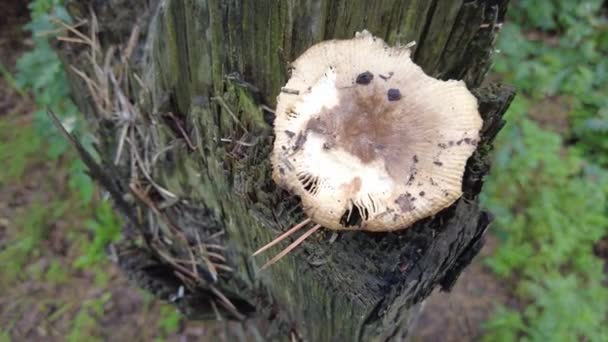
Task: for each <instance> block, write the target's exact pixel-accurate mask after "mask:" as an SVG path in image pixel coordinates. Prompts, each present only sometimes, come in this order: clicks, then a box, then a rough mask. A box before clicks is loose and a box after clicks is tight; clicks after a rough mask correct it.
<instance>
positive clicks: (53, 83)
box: [0, 0, 94, 203]
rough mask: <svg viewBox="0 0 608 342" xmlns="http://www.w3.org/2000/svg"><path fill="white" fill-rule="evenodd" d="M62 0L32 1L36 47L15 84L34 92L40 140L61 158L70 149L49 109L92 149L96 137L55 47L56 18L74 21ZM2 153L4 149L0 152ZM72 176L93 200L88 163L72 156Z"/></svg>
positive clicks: (23, 60) (74, 184) (31, 26)
mask: <svg viewBox="0 0 608 342" xmlns="http://www.w3.org/2000/svg"><path fill="white" fill-rule="evenodd" d="M62 2H63V1H59V0H36V1H33V2H31V3H30V6H29V7H30V10H31V13H32V21H31V22H30V23H29V24H28V25H27V26H26V28H27V29H28V30H29V31H31V33H32V37H33V40H34V48H33V49H32V50H31V51H28V52H26V53H25V54H23V56H21V58H19V60H18V61H17V75H16V77H15V84H16V85H17V86H18V87H19V89H21V90H27V91H29V92H30V93H31V94H32V95H33V98H34V100H35V102H36V105H37V107H38V109H37V110H36V111H35V112H34V118H35V121H34V127H35V128H36V136H37V139H43V142H44V143H45V144H46V145H47V146H48V148H47V154H48V157H49V158H50V159H51V160H57V159H59V158H60V157H62V156H64V155H65V154H66V153H68V151H69V145H68V142H67V141H66V140H65V139H64V138H63V137H62V136H61V135H60V134H58V132H57V131H56V130H55V129H54V127H53V125H52V123H51V121H50V119H49V117H48V115H47V114H46V108H50V109H52V110H53V111H54V112H55V113H57V114H58V115H60V117H61V119H62V122H63V124H64V126H66V127H67V128H68V130H70V131H75V132H79V133H82V134H81V135H80V136H81V138H82V139H83V141H82V143H83V144H84V145H85V146H86V147H88V148H89V150H91V151H93V149H92V148H91V146H92V141H93V138H92V136H91V135H90V134H87V130H86V124H85V123H84V122H83V120H81V119H80V116H79V113H78V109H77V108H76V106H75V105H74V103H73V102H72V101H71V99H70V87H69V83H68V82H67V76H66V74H65V70H64V68H63V64H62V63H61V60H60V59H59V56H58V55H57V53H56V52H55V51H54V50H53V49H52V48H51V45H50V43H49V38H52V37H49V36H48V32H53V30H55V29H56V28H57V27H56V25H54V24H53V22H52V19H59V20H62V21H65V22H70V21H71V20H70V17H69V15H68V14H67V12H66V10H65V8H64V7H63V6H62V5H61V4H62ZM0 155H1V152H0ZM70 163H71V165H70V166H69V169H70V171H71V177H70V182H69V186H70V188H71V189H72V190H74V191H76V192H79V193H80V195H81V196H82V199H83V201H84V202H85V203H88V202H90V201H91V199H92V197H91V196H92V194H93V189H94V187H93V185H92V182H91V180H90V179H89V177H88V175H87V174H86V172H85V166H84V164H83V163H82V161H80V159H78V158H71V159H70Z"/></svg>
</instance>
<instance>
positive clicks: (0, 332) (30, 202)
mask: <svg viewBox="0 0 608 342" xmlns="http://www.w3.org/2000/svg"><path fill="white" fill-rule="evenodd" d="M5 7H6V8H3V5H0V11H2V12H3V14H4V17H5V18H7V19H8V20H3V23H2V24H0V65H2V66H5V67H6V68H7V69H8V70H7V71H8V72H10V73H13V72H14V71H15V62H16V61H17V59H18V58H19V56H20V55H21V54H22V53H23V52H24V51H26V50H27V49H29V48H30V45H31V44H30V43H28V42H29V37H28V36H27V34H26V33H24V31H23V29H22V27H23V25H25V23H27V22H28V20H29V18H28V11H27V8H25V6H21V7H14V8H11V7H10V6H5ZM34 108H35V105H34V103H33V101H32V100H31V99H30V98H29V96H28V95H27V94H20V92H19V91H18V90H17V89H15V87H14V86H13V85H11V84H10V82H9V80H7V79H5V77H0V144H3V145H4V144H7V145H5V146H8V144H10V143H11V139H16V137H17V138H18V136H19V135H20V134H26V133H25V132H26V131H28V129H29V128H31V126H32V122H33V117H32V112H33V110H34ZM19 153H21V152H20V151H18V150H17V149H16V150H15V156H14V158H15V159H14V160H15V162H17V159H19V158H20V157H21V156H18V155H17V154H19ZM27 156H28V157H27V158H28V160H27V161H25V165H26V166H25V167H24V168H23V170H22V171H21V172H20V174H19V175H18V177H16V178H15V177H13V179H11V180H10V181H9V180H8V179H7V178H3V177H1V176H2V172H3V170H2V169H1V168H0V252H2V253H4V252H6V251H7V250H9V247H15V246H16V247H15V248H10V250H15V251H16V252H15V253H14V254H12V255H11V258H10V259H9V260H4V259H0V261H3V260H4V261H9V262H11V263H14V264H15V265H17V268H16V269H14V270H13V272H12V273H11V272H10V271H8V270H9V268H7V267H5V266H6V265H3V266H2V268H0V341H1V342H4V341H11V340H14V341H25V340H28V341H42V340H44V341H63V340H66V338H67V340H74V341H78V340H82V338H85V337H86V339H87V340H89V338H88V337H92V336H96V337H97V338H99V339H101V340H111V341H152V340H171V341H174V340H175V341H194V340H196V341H206V340H225V339H222V334H223V331H224V328H225V326H224V325H222V324H203V323H192V322H186V321H184V320H182V319H181V318H180V317H179V316H178V315H176V314H175V310H174V309H173V308H172V307H170V306H169V305H167V304H163V303H159V302H158V301H155V300H153V299H152V298H151V297H150V296H149V295H147V294H145V293H143V292H142V291H140V290H138V289H135V288H133V287H131V286H130V285H129V284H128V283H127V281H126V279H125V278H124V277H123V276H122V275H121V274H120V272H119V271H118V270H117V268H116V267H115V266H114V265H113V264H112V263H110V262H109V261H106V262H104V263H103V266H101V267H96V268H93V269H82V268H78V267H76V266H74V265H75V264H76V261H77V259H78V257H79V248H78V243H79V240H78V239H75V238H70V237H71V236H74V234H75V232H82V231H86V228H85V221H87V219H88V217H87V215H89V214H90V211H87V210H81V209H82V208H81V207H80V206H79V205H78V203H76V202H77V199H75V197H74V196H73V195H72V194H70V190H69V189H68V186H67V182H68V171H67V170H66V166H65V163H62V162H61V161H49V160H47V159H46V156H45V152H42V151H40V152H36V151H34V152H33V153H28V154H27ZM9 162H10V159H9ZM2 167H4V166H2ZM26 234H29V235H27V236H26ZM31 235H34V236H36V238H35V240H34V241H32V236H31ZM15 244H16V245H15ZM496 244H497V241H496V239H493V238H492V237H490V238H489V240H488V242H487V244H486V247H484V249H483V250H482V253H481V256H479V257H477V258H476V259H475V261H474V262H473V264H472V265H471V266H469V267H468V268H467V269H466V270H465V272H464V273H463V274H462V275H461V277H460V279H459V280H458V282H457V284H456V286H455V288H454V289H453V290H452V292H451V293H449V294H446V293H440V292H435V293H433V295H431V297H430V298H429V299H427V301H426V303H425V310H424V313H423V315H422V316H421V317H420V319H419V320H418V323H417V326H416V327H417V328H416V330H415V331H414V332H413V336H412V337H413V340H414V341H467V340H476V339H478V338H479V337H480V335H481V332H482V324H483V322H484V320H485V319H487V318H488V317H489V315H490V314H491V312H492V311H493V310H494V307H495V305H496V304H498V303H508V302H509V300H510V296H509V293H508V291H507V290H506V287H504V286H503V285H502V284H501V282H500V281H498V280H497V279H496V278H495V277H493V276H492V274H491V272H490V271H489V270H488V269H486V268H485V267H484V265H483V258H484V256H487V255H489V254H491V253H492V251H493V250H494V248H495V247H496Z"/></svg>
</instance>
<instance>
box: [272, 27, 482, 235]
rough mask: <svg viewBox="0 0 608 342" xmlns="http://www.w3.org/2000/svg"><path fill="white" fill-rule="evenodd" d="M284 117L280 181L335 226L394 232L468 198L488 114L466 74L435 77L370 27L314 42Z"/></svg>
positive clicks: (279, 125) (278, 130)
mask: <svg viewBox="0 0 608 342" xmlns="http://www.w3.org/2000/svg"><path fill="white" fill-rule="evenodd" d="M292 67H293V71H292V76H291V78H290V79H289V81H288V82H287V84H286V85H285V87H284V89H289V90H290V91H288V92H281V94H280V95H279V97H278V103H277V110H276V113H277V116H276V119H275V124H274V125H275V134H276V137H275V144H274V149H273V153H272V157H271V159H272V165H273V179H274V180H275V182H277V184H279V185H280V186H282V187H284V188H286V189H287V190H289V191H291V192H293V193H295V194H297V195H298V196H300V197H301V199H302V205H303V208H304V210H305V212H306V213H307V214H308V216H309V217H310V218H311V219H312V220H313V221H314V222H316V223H318V224H321V225H323V226H324V227H326V228H330V229H361V230H369V231H389V230H396V229H403V228H406V227H407V226H409V225H411V224H412V223H414V222H415V221H417V220H419V219H422V218H425V217H428V216H431V215H433V214H435V213H437V212H439V211H440V210H442V209H444V208H446V207H448V206H450V205H451V204H452V203H454V202H455V201H456V200H457V199H458V198H459V197H460V196H461V195H462V192H461V185H462V177H463V174H464V169H465V165H466V162H467V159H468V158H469V157H470V156H471V154H472V153H473V152H474V151H475V149H476V145H477V141H478V140H479V130H480V129H481V125H482V119H481V117H480V115H479V112H478V110H477V100H476V99H475V97H474V96H473V95H472V94H471V93H470V92H469V90H468V89H467V87H466V86H465V84H464V82H462V81H454V80H449V81H442V80H438V79H435V78H432V77H430V76H427V75H426V74H425V73H424V72H423V71H422V69H421V68H420V67H419V66H417V65H416V64H414V62H412V60H411V59H410V50H409V47H389V46H387V45H386V44H385V43H384V42H383V41H382V40H381V39H379V38H375V37H373V36H372V35H371V34H370V33H369V32H367V31H364V32H362V33H358V34H357V35H356V36H355V38H353V39H349V40H331V41H325V42H322V43H319V44H317V45H314V46H313V47H311V48H310V49H308V50H307V51H306V52H304V54H302V55H301V56H300V57H299V58H298V59H297V60H296V61H295V62H294V63H293V65H292Z"/></svg>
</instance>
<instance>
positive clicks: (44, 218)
mask: <svg viewBox="0 0 608 342" xmlns="http://www.w3.org/2000/svg"><path fill="white" fill-rule="evenodd" d="M66 204H67V203H62V202H53V203H50V204H49V203H34V204H33V205H31V206H30V207H29V208H28V210H27V215H25V216H22V217H19V218H18V220H17V222H15V223H16V224H15V226H16V227H17V228H18V230H19V231H18V232H13V235H14V236H15V238H14V239H13V241H11V242H10V243H8V244H7V245H6V247H5V248H4V249H2V250H0V265H3V266H2V273H0V275H1V277H0V285H7V284H10V283H12V282H14V281H16V280H18V279H25V278H27V276H28V274H24V270H23V267H24V265H25V264H26V261H27V260H28V258H29V257H31V256H32V254H34V253H37V252H38V251H37V249H38V247H39V246H40V243H41V241H42V240H43V239H44V238H45V237H46V236H47V234H48V232H49V231H50V229H51V227H50V223H52V222H54V221H55V220H57V218H58V217H60V216H61V215H63V214H64V213H65V211H66V209H67V205H66Z"/></svg>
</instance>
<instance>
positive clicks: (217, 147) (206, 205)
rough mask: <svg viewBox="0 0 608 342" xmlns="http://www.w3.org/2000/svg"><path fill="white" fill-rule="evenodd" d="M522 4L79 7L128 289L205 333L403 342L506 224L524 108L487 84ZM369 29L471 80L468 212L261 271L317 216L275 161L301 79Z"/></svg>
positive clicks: (429, 64)
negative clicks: (288, 105)
mask: <svg viewBox="0 0 608 342" xmlns="http://www.w3.org/2000/svg"><path fill="white" fill-rule="evenodd" d="M507 2H508V0H487V1H484V0H471V1H465V0H458V1H447V0H433V1H426V0H424V1H422V0H384V1H365V0H356V1H354V0H348V1H347V0H334V1H329V0H305V1H304V0H303V1H300V0H285V1H279V0H228V1H220V0H191V1H182V0H162V1H159V0H149V1H143V0H136V1H125V0H101V1H94V2H90V1H84V0H71V1H67V6H68V9H69V11H70V13H71V14H72V16H73V17H74V18H75V20H76V21H79V20H85V21H86V23H87V25H80V26H78V27H77V29H75V30H74V31H71V33H70V34H71V35H72V36H74V37H78V34H81V35H82V36H84V37H87V38H88V39H89V40H90V41H89V42H88V43H87V44H72V43H69V42H61V43H60V44H58V48H59V49H60V51H61V52H62V56H63V58H64V61H65V63H66V65H69V66H70V67H69V68H68V70H69V71H70V72H69V74H70V80H71V84H72V87H73V94H74V98H75V100H76V102H77V103H78V105H79V106H80V108H81V109H82V111H83V113H84V114H85V116H86V117H87V119H88V121H89V122H90V123H91V125H92V127H93V129H94V132H95V135H96V137H97V138H98V141H97V145H96V147H97V149H98V154H99V158H96V159H95V158H92V157H91V156H90V155H89V153H88V152H87V151H86V150H84V149H82V148H80V152H81V155H82V156H83V158H84V160H85V162H86V163H87V165H88V166H89V168H90V170H91V174H92V176H93V178H95V179H96V180H97V181H99V183H100V184H101V185H102V186H103V188H104V189H105V190H107V191H108V192H109V194H110V195H111V197H112V198H113V200H114V203H115V205H116V208H117V210H118V211H120V212H121V213H122V214H123V216H124V217H126V218H127V223H126V225H125V228H124V230H123V236H124V239H123V242H121V244H119V245H117V246H116V254H117V257H118V263H119V265H120V266H121V267H122V269H123V270H124V272H125V274H126V275H127V276H128V277H129V278H131V279H133V280H134V281H135V282H136V284H138V285H139V286H142V287H144V288H147V289H148V290H150V291H152V292H153V293H155V294H156V295H157V296H158V297H159V298H162V299H165V300H168V301H171V302H173V303H175V305H176V306H177V307H179V308H180V309H181V310H182V311H183V312H184V313H185V314H186V315H187V316H189V317H192V318H197V319H214V318H216V317H218V316H220V317H223V318H229V319H234V320H246V319H255V322H256V324H257V327H258V330H259V331H260V332H261V334H262V335H263V336H265V337H266V339H267V340H272V339H278V340H287V339H293V338H297V339H303V340H307V341H356V340H363V341H370V340H373V341H384V340H395V341H397V340H401V339H403V338H404V337H405V336H406V335H407V333H408V328H409V327H410V324H411V321H412V320H413V319H414V318H415V317H416V314H417V312H418V311H419V309H420V303H421V302H422V301H423V300H424V299H425V298H426V297H427V296H428V295H429V294H430V293H431V291H432V290H433V289H434V288H435V287H436V286H441V288H442V289H444V290H449V289H450V288H451V286H452V285H453V284H454V282H455V281H456V279H457V277H458V275H459V274H460V272H461V271H462V269H463V268H464V267H466V266H467V265H468V264H469V263H470V261H471V259H472V258H473V257H474V256H475V255H476V254H477V253H478V251H479V250H480V248H481V246H482V244H483V236H484V233H485V232H486V229H487V227H488V224H489V223H490V222H491V217H490V214H488V213H487V212H485V211H483V210H482V209H481V208H480V207H479V204H478V194H479V192H480V191H481V187H482V184H483V178H484V177H485V176H486V174H487V173H488V170H489V166H490V163H489V160H488V153H489V151H490V150H491V142H492V140H493V139H494V137H495V135H496V134H497V133H498V131H499V130H500V128H501V127H502V125H503V120H502V115H503V114H504V112H505V111H506V109H507V107H508V106H509V103H510V101H511V100H512V98H513V95H514V91H513V89H512V88H509V87H504V86H500V85H496V84H487V85H484V86H480V85H481V83H482V80H483V78H484V75H485V73H486V71H487V70H488V68H489V65H490V57H491V55H492V52H493V43H494V41H495V38H496V34H497V33H498V31H499V28H500V26H501V23H502V21H503V18H504V15H505V12H506V7H507ZM364 29H367V30H369V31H370V32H371V33H372V34H374V35H376V36H379V37H381V38H383V39H384V40H385V41H387V43H389V44H391V45H395V44H402V45H405V44H406V43H408V42H411V41H416V42H417V45H416V48H415V53H414V55H413V56H414V61H415V62H416V63H417V64H419V65H421V66H422V67H423V69H424V70H425V72H426V73H428V74H430V75H432V76H435V77H438V78H442V79H448V78H450V79H464V80H465V82H466V84H467V85H468V87H469V88H470V89H472V91H473V93H474V94H475V95H476V96H477V98H478V100H479V109H480V113H481V115H482V117H483V119H484V126H483V129H482V132H481V137H482V138H481V141H480V143H479V145H478V149H477V151H476V152H475V154H474V155H473V156H472V157H471V158H470V159H469V161H468V163H467V168H466V172H465V179H464V183H463V192H464V195H463V196H462V198H461V199H459V200H458V201H457V202H456V203H455V204H454V205H452V206H451V207H449V208H447V209H445V210H444V211H442V212H440V213H439V214H437V215H435V216H434V217H431V218H428V219H425V220H422V221H420V222H417V223H416V224H414V225H413V226H412V227H410V228H408V229H405V230H402V231H398V232H394V233H374V234H372V233H363V232H342V233H333V232H331V231H323V232H322V233H317V234H315V235H313V236H312V237H311V238H309V239H308V240H306V241H305V242H304V243H303V244H302V245H301V247H299V248H298V249H297V250H296V251H295V252H293V253H291V254H290V255H288V256H287V257H285V258H284V259H282V260H281V261H280V262H279V263H277V264H275V265H273V266H272V267H271V268H270V269H267V270H264V271H263V272H259V267H260V266H261V263H262V262H263V261H264V260H263V259H254V258H251V257H250V255H251V253H252V252H253V251H254V250H255V249H257V248H258V247H260V246H262V245H263V244H265V243H267V242H268V241H270V240H271V239H272V238H273V237H275V236H276V235H277V234H278V233H280V232H281V231H284V230H285V229H286V228H287V227H290V226H291V225H293V224H294V223H296V222H299V221H300V220H301V219H302V217H303V213H302V211H301V209H300V208H299V203H298V201H297V199H296V198H293V197H291V196H290V195H289V194H288V193H287V192H285V191H283V190H281V189H280V188H278V187H277V186H276V185H275V184H274V183H273V181H272V179H271V176H270V163H269V159H268V155H269V152H270V151H271V148H272V141H273V133H272V121H273V112H272V108H274V105H275V99H276V96H277V94H278V92H279V91H280V89H281V86H283V85H284V83H285V82H286V80H287V78H288V72H289V62H290V61H292V60H294V59H295V58H296V57H297V56H298V55H299V54H301V53H302V52H303V51H304V50H305V49H307V48H308V47H310V46H311V45H313V44H315V43H317V42H320V41H323V40H327V39H334V38H351V37H353V36H354V34H355V32H357V31H362V30H364ZM76 30H78V31H76ZM438 100H441V99H438ZM71 138H72V137H71ZM73 142H74V144H75V145H77V146H78V142H77V139H74V141H73ZM285 243H287V242H284V243H282V246H285ZM276 248H277V247H275V250H277V249H276Z"/></svg>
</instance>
